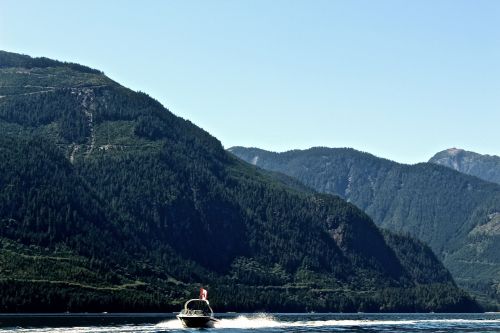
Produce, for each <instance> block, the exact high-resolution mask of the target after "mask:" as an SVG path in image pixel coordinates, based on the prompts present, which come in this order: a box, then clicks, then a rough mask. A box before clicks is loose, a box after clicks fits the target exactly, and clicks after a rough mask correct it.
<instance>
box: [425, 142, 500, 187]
mask: <svg viewBox="0 0 500 333" xmlns="http://www.w3.org/2000/svg"><path fill="white" fill-rule="evenodd" d="M429 162H430V163H434V164H439V165H443V166H446V167H448V168H452V169H454V170H457V171H460V172H462V173H466V174H468V175H472V176H476V177H478V178H481V179H483V180H487V181H489V182H493V183H497V184H500V157H499V156H494V155H481V154H478V153H474V152H472V151H467V150H463V149H457V148H450V149H447V150H443V151H441V152H439V153H437V154H436V155H434V156H433V157H432V158H431V159H430V160H429Z"/></svg>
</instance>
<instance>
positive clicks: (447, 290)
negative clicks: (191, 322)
mask: <svg viewBox="0 0 500 333" xmlns="http://www.w3.org/2000/svg"><path fill="white" fill-rule="evenodd" d="M0 96H1V97H0V133H2V135H1V136H0V225H1V228H0V248H1V251H0V309H1V311H4V312H18V311H30V312H36V311H43V312H47V311H72V312H73V311H178V310H179V309H180V307H181V304H182V303H183V302H184V301H185V300H186V299H187V298H189V297H192V296H194V295H195V293H196V290H197V288H199V287H200V286H201V285H203V286H205V287H207V288H208V289H209V292H210V296H211V297H210V299H211V303H212V304H213V307H214V308H215V309H217V311H228V310H231V311H258V310H265V311H306V310H307V311H310V310H315V311H473V310H478V306H477V304H476V303H475V301H473V300H472V299H471V298H470V297H469V296H468V295H467V294H466V293H465V292H463V291H462V290H460V289H459V288H457V286H456V285H455V283H454V281H453V279H452V277H451V275H450V274H449V272H448V271H447V270H446V269H445V268H444V267H443V265H442V264H441V263H440V262H439V260H438V259H437V258H436V257H435V256H434V254H433V253H432V251H431V250H430V249H429V248H428V247H427V246H426V245H424V244H422V243H420V242H418V241H416V240H413V239H412V238H410V237H408V236H404V235H396V234H391V233H386V232H381V231H380V230H379V229H378V228H377V227H376V226H375V225H374V223H373V221H372V220H371V219H370V218H369V217H368V216H367V215H366V214H365V213H364V212H362V211H361V210H359V209H358V208H357V207H355V206H354V205H352V204H349V203H347V202H345V201H344V200H342V199H340V198H339V197H336V196H331V195H326V194H318V193H315V192H314V191H312V190H310V189H308V188H306V187H305V186H304V185H302V184H301V183H299V182H297V181H296V180H293V179H291V178H290V177H287V176H284V175H279V174H276V173H274V172H263V171H262V170H260V169H258V168H255V167H254V166H252V165H250V164H247V163H245V162H243V161H241V160H239V159H237V158H235V157H234V156H233V155H232V154H230V153H228V152H226V151H225V150H224V149H223V147H222V145H221V144H220V142H219V141H218V140H217V139H216V138H214V137H212V136H211V135H210V134H209V133H207V132H205V131H203V130H202V129H200V128H199V127H197V126H195V125H193V124H192V123H190V122H189V121H187V120H184V119H182V118H179V117H177V116H175V115H174V114H172V113H171V112H170V111H169V110H167V109H165V108H164V107H163V106H162V105H161V104H160V103H158V102H157V101H155V100H154V99H152V98H151V97H149V96H148V95H146V94H144V93H140V92H134V91H132V90H130V89H127V88H125V87H123V86H121V85H120V84H118V83H116V82H114V81H113V80H111V79H109V78H108V77H106V76H105V75H104V74H103V73H102V72H100V71H98V70H95V69H91V68H88V67H85V66H81V65H78V64H72V63H64V62H59V61H55V60H51V59H46V58H31V57H29V56H24V55H18V54H13V53H8V52H0Z"/></svg>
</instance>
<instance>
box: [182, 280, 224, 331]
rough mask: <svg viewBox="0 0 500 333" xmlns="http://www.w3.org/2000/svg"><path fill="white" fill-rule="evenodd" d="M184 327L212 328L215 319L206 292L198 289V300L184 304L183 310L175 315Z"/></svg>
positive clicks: (194, 299) (191, 300)
mask: <svg viewBox="0 0 500 333" xmlns="http://www.w3.org/2000/svg"><path fill="white" fill-rule="evenodd" d="M177 318H178V319H179V320H180V321H181V322H182V325H183V326H184V327H190V328H203V327H212V326H213V324H214V322H216V321H217V319H215V318H214V312H213V310H212V308H211V307H210V304H209V303H208V299H207V291H206V290H205V289H203V288H201V289H200V298H193V299H190V300H189V301H187V302H186V303H185V304H184V309H182V311H181V312H180V313H179V314H178V315H177Z"/></svg>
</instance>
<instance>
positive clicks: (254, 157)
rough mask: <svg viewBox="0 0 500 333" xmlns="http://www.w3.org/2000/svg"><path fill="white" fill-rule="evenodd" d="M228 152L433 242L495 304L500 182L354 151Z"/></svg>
mask: <svg viewBox="0 0 500 333" xmlns="http://www.w3.org/2000/svg"><path fill="white" fill-rule="evenodd" d="M229 151H230V152H232V153H233V154H235V155H236V156H238V157H240V158H242V159H243V160H245V161H248V162H251V163H253V164H255V165H257V166H259V167H262V168H264V169H268V170H272V171H277V172H283V173H285V174H287V175H289V176H292V177H295V178H296V179H298V180H300V181H301V182H303V183H304V184H305V185H308V186H310V187H312V188H314V189H316V190H317V191H319V192H323V193H331V194H336V195H339V196H341V197H342V198H344V199H346V200H348V201H350V202H352V203H354V204H356V205H357V206H358V207H360V208H361V209H363V210H364V211H365V212H366V213H368V215H370V216H371V217H372V218H373V220H374V221H375V223H377V224H378V225H379V226H382V227H384V228H387V229H389V230H392V231H396V232H408V233H410V234H411V235H413V236H415V237H417V238H419V239H420V240H422V241H424V242H426V243H427V244H429V245H430V246H431V248H432V249H433V250H434V251H435V252H436V254H438V256H439V257H440V258H441V259H442V260H443V262H444V264H445V266H447V267H448V268H449V269H450V271H451V272H452V274H453V276H454V277H455V279H456V281H457V282H458V283H459V285H461V286H464V287H466V288H467V289H469V290H472V291H474V293H476V294H477V295H480V296H481V297H482V298H483V300H485V301H489V302H491V299H494V300H496V301H492V302H493V303H495V302H497V304H498V302H499V301H500V186H498V185H496V184H493V183H489V182H485V181H482V180H480V179H478V178H476V177H472V176H468V175H464V174H462V173H459V172H456V171H454V170H451V169H449V168H445V167H442V166H438V165H435V164H431V163H420V164H416V165H404V164H398V163H395V162H392V161H389V160H385V159H381V158H377V157H375V156H373V155H370V154H367V153H362V152H359V151H356V150H354V149H344V148H338V149H332V148H319V147H318V148H311V149H308V150H293V151H289V152H285V153H272V152H268V151H264V150H261V149H256V148H243V147H234V148H230V149H229Z"/></svg>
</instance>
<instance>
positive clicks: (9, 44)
mask: <svg viewBox="0 0 500 333" xmlns="http://www.w3.org/2000/svg"><path fill="white" fill-rule="evenodd" d="M499 17H500V1H496V0H490V1H486V0H474V1H469V0H467V1H465V0H449V1H446V0H418V1H417V0H415V1H402V0H398V1H396V0H394V1H390V0H365V1H361V0H344V1H335V0H330V1H319V0H312V1H305V0H304V1H294V0H289V1H279V0H273V1H258V0H248V1H245V0H227V1H215V0H214V1H204V0H203V1H202V0H199V1H186V0H182V1H112V0H110V1H93V0H86V1H67V0H65V1H55V0H47V1H35V0H33V1H27V0H0V49H2V50H5V51H11V52H17V53H23V54H28V55H31V56H45V57H49V58H54V59H58V60H64V61H71V62H77V63H81V64H84V65H87V66H90V67H94V68H98V69H100V70H102V71H104V72H105V73H106V75H107V76H109V77H111V78H112V79H114V80H115V81H118V82H119V83H121V84H122V85H124V86H127V87H129V88H131V89H133V90H140V91H144V92H146V93H148V94H149V95H150V96H152V97H154V98H155V99H157V100H159V101H160V102H161V103H162V104H163V105H165V106H166V107H167V108H168V109H169V110H170V111H172V112H173V113H174V114H176V115H178V116H181V117H183V118H185V119H189V120H190V121H192V122H193V123H195V124H196V125H198V126H200V127H202V128H203V129H205V130H207V131H208V132H210V133H211V134H212V135H214V136H215V137H217V138H218V139H219V140H220V141H221V142H222V144H223V145H224V147H225V148H229V147H231V146H236V145H239V146H248V147H259V148H263V149H267V150H272V151H286V150H290V149H306V148H309V147H312V146H327V147H353V148H355V149H358V150H362V151H366V152H370V153H372V154H374V155H377V156H380V157H385V158H389V159H391V160H395V161H398V162H402V163H418V162H424V161H427V160H428V159H429V158H430V157H431V156H432V155H434V153H436V152H438V151H440V150H443V149H446V148H451V147H458V148H463V149H467V150H472V151H476V152H478V153H483V154H492V155H500V145H499V143H500V19H499Z"/></svg>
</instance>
